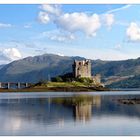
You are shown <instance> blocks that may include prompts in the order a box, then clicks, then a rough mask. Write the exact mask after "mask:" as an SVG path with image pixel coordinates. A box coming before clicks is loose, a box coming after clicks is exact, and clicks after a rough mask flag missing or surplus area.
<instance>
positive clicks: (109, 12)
mask: <svg viewBox="0 0 140 140" xmlns="http://www.w3.org/2000/svg"><path fill="white" fill-rule="evenodd" d="M131 6H132V5H130V4H127V5H125V6H123V7H121V8H116V9H113V10H110V11H108V12H107V14H111V13H115V12H119V11H122V10H125V9H128V8H130V7H131Z"/></svg>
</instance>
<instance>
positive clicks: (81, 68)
mask: <svg viewBox="0 0 140 140" xmlns="http://www.w3.org/2000/svg"><path fill="white" fill-rule="evenodd" d="M73 72H74V76H75V77H91V62H90V61H89V60H83V61H74V65H73Z"/></svg>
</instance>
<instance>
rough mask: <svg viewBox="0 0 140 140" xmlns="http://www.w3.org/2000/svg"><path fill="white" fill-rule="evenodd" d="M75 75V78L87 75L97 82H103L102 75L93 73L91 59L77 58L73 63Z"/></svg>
mask: <svg viewBox="0 0 140 140" xmlns="http://www.w3.org/2000/svg"><path fill="white" fill-rule="evenodd" d="M73 75H74V77H75V78H79V77H86V78H91V79H93V81H94V83H95V84H98V83H101V75H100V74H96V75H95V76H92V75H91V61H90V60H82V61H78V60H75V61H74V64H73Z"/></svg>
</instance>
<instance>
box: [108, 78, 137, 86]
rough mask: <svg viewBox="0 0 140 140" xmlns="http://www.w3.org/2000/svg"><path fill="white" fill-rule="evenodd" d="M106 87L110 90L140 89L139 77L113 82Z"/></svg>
mask: <svg viewBox="0 0 140 140" xmlns="http://www.w3.org/2000/svg"><path fill="white" fill-rule="evenodd" d="M108 87H111V88H140V75H137V76H134V77H131V78H128V79H125V80H122V81H119V82H114V83H112V84H110V85H108Z"/></svg>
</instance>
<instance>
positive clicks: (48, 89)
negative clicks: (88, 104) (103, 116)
mask: <svg viewBox="0 0 140 140" xmlns="http://www.w3.org/2000/svg"><path fill="white" fill-rule="evenodd" d="M92 91H100V92H101V91H112V90H111V89H108V88H104V87H45V88H23V89H0V92H92Z"/></svg>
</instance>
